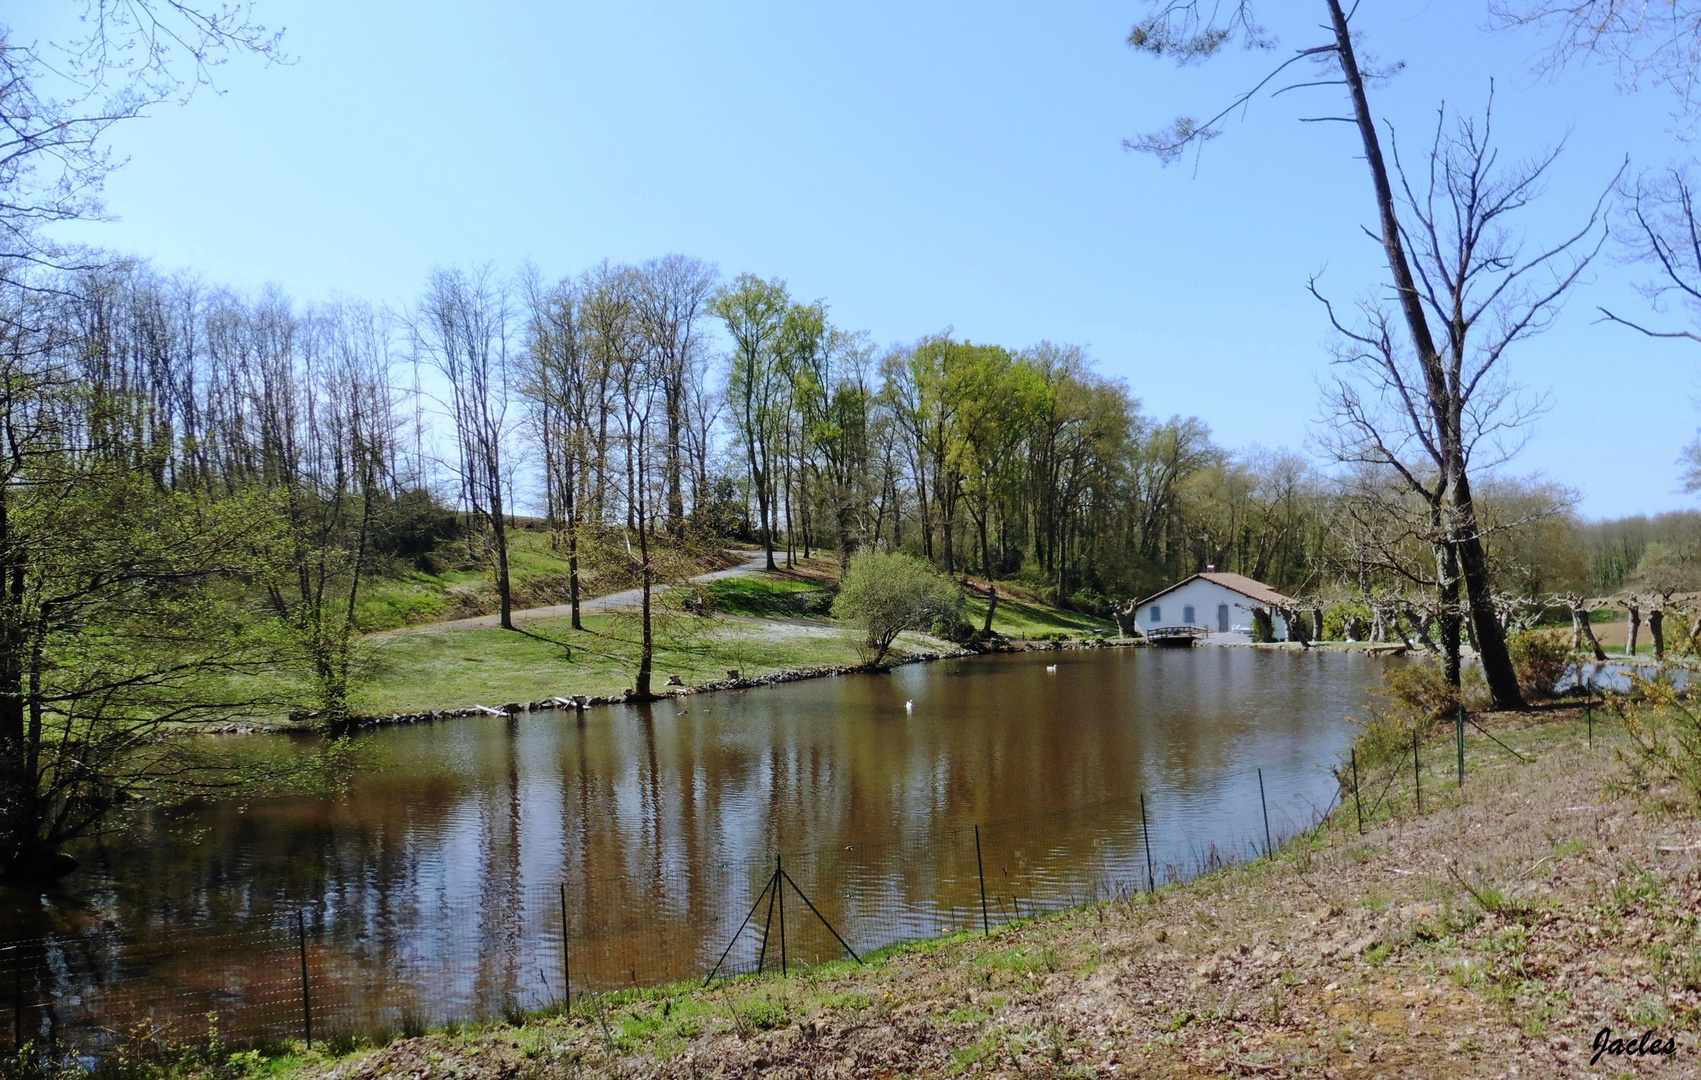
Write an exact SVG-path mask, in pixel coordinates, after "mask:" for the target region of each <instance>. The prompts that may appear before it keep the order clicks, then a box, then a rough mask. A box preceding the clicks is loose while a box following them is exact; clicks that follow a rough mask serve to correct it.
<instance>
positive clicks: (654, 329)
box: [634, 255, 717, 538]
mask: <svg viewBox="0 0 1701 1080" xmlns="http://www.w3.org/2000/svg"><path fill="white" fill-rule="evenodd" d="M716 276H717V275H716V273H715V269H714V267H712V266H710V265H708V264H706V263H704V262H702V261H701V260H698V259H693V258H689V257H687V256H684V255H669V256H666V257H665V258H661V259H651V260H650V261H649V262H647V263H645V264H644V265H643V267H641V268H640V269H639V271H638V279H637V288H636V289H635V291H634V293H635V295H634V299H635V300H636V302H637V306H638V317H639V325H640V326H641V327H642V331H643V334H644V338H645V340H646V341H647V342H648V344H649V348H650V350H651V351H652V352H653V353H654V354H655V357H656V362H657V365H658V368H657V375H658V376H659V378H660V379H661V392H662V403H663V411H664V414H665V418H666V422H667V430H666V432H665V441H664V443H663V450H664V455H665V456H664V460H663V463H662V472H663V477H664V481H665V484H666V488H667V491H666V496H665V497H666V503H667V528H668V531H670V532H672V533H673V534H674V536H675V537H676V538H678V537H682V536H683V535H684V530H685V495H684V482H683V471H684V459H685V456H686V453H685V449H684V447H685V443H686V441H687V438H688V436H687V430H686V429H687V427H688V425H689V423H690V415H689V409H690V403H689V398H690V390H689V387H688V383H687V380H688V379H689V377H690V375H691V374H692V372H693V369H694V367H695V365H696V364H697V363H698V358H699V357H700V356H701V355H702V354H703V352H704V344H703V336H702V327H701V325H700V323H701V320H702V318H703V316H704V315H705V314H706V313H707V310H708V303H709V300H710V298H711V297H712V296H713V295H714V288H715V279H716Z"/></svg>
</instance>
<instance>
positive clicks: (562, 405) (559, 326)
mask: <svg viewBox="0 0 1701 1080" xmlns="http://www.w3.org/2000/svg"><path fill="white" fill-rule="evenodd" d="M522 282H523V285H524V288H525V293H526V307H527V324H526V355H527V358H528V363H527V367H526V372H525V376H524V378H523V379H522V380H521V382H520V392H521V394H522V395H523V396H525V398H526V399H527V401H528V402H529V404H530V418H531V423H532V430H533V432H534V433H535V435H536V437H537V441H538V448H539V450H540V451H541V454H542V464H543V489H544V507H545V517H546V519H547V520H548V522H549V527H550V530H551V536H552V537H558V538H559V540H558V542H559V544H560V545H561V546H564V547H565V548H566V554H567V595H568V601H569V604H570V606H571V607H572V623H573V629H575V630H581V629H583V628H584V627H583V625H582V623H581V622H580V615H579V514H580V499H579V492H580V487H581V485H582V483H583V476H584V468H583V466H584V462H585V456H586V451H587V447H588V445H589V440H590V431H589V429H588V427H587V424H586V397H587V393H588V387H589V383H590V380H589V377H588V363H587V357H586V354H585V340H584V338H585V330H584V327H583V324H582V313H581V311H580V308H579V294H578V290H577V288H576V286H575V285H574V284H573V282H572V281H570V280H563V281H561V282H559V283H557V284H556V285H554V286H545V285H544V284H543V282H542V280H541V278H540V277H539V276H538V274H537V273H536V271H535V270H528V271H527V272H526V273H525V274H524V275H523V276H522Z"/></svg>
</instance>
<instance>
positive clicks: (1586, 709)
mask: <svg viewBox="0 0 1701 1080" xmlns="http://www.w3.org/2000/svg"><path fill="white" fill-rule="evenodd" d="M1583 718H1584V719H1585V720H1586V721H1588V724H1589V749H1590V750H1593V749H1594V748H1595V703H1594V702H1592V701H1591V702H1589V703H1588V704H1586V705H1584V706H1583Z"/></svg>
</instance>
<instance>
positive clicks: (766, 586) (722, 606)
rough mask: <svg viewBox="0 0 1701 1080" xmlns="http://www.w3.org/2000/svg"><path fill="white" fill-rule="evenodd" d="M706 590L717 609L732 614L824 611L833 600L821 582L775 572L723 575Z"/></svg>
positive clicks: (772, 615) (807, 613)
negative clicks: (819, 583)
mask: <svg viewBox="0 0 1701 1080" xmlns="http://www.w3.org/2000/svg"><path fill="white" fill-rule="evenodd" d="M704 590H705V591H706V592H707V593H708V594H709V596H710V598H711V600H712V601H713V602H714V607H715V610H716V611H724V612H726V613H727V614H729V615H755V616H766V617H781V618H783V617H785V616H788V615H791V616H795V615H824V614H826V613H827V610H828V608H830V607H831V606H832V602H833V595H832V593H831V592H830V591H829V590H827V589H824V588H822V587H821V586H820V585H817V584H815V583H813V582H809V581H800V580H798V579H796V578H789V577H780V576H776V575H773V574H744V575H741V576H739V577H729V578H720V579H718V580H715V581H711V582H709V583H708V584H707V585H705V586H704Z"/></svg>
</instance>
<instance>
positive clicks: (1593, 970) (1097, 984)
mask: <svg viewBox="0 0 1701 1080" xmlns="http://www.w3.org/2000/svg"><path fill="white" fill-rule="evenodd" d="M1478 719H1479V720H1480V721H1481V722H1482V723H1483V725H1484V726H1485V727H1487V728H1489V729H1490V730H1492V731H1493V732H1494V733H1495V734H1496V735H1497V736H1499V737H1500V738H1501V739H1502V740H1504V742H1505V743H1507V744H1508V745H1509V746H1510V747H1512V748H1514V749H1517V750H1519V751H1520V752H1522V753H1523V754H1524V755H1525V756H1527V757H1532V758H1534V759H1535V760H1534V762H1533V763H1532V764H1524V763H1522V762H1520V761H1518V760H1516V759H1514V758H1513V756H1512V755H1511V754H1510V753H1508V752H1507V751H1505V750H1503V749H1501V748H1499V747H1497V746H1495V745H1494V744H1493V743H1492V742H1489V741H1487V740H1485V739H1482V738H1481V737H1480V736H1478V735H1476V734H1475V732H1474V730H1473V735H1472V738H1471V740H1470V741H1469V745H1468V760H1469V772H1468V773H1467V776H1466V781H1465V784H1464V787H1463V789H1462V790H1461V789H1459V788H1458V786H1457V785H1456V784H1455V782H1454V781H1453V780H1452V779H1451V778H1450V777H1451V775H1452V762H1453V760H1454V757H1453V744H1452V740H1451V737H1450V735H1451V733H1449V737H1448V738H1447V739H1446V740H1445V741H1444V742H1437V743H1434V744H1432V745H1431V746H1429V747H1428V748H1427V749H1426V751H1425V755H1424V756H1425V759H1426V762H1427V763H1428V764H1429V765H1430V766H1433V767H1434V771H1431V772H1428V773H1426V775H1425V777H1424V787H1425V791H1424V812H1423V813H1421V814H1419V813H1417V812H1416V808H1415V806H1414V805H1413V791H1412V778H1411V765H1410V762H1409V759H1408V761H1407V762H1406V763H1405V765H1404V776H1403V777H1402V776H1400V775H1399V774H1398V773H1397V772H1394V771H1392V770H1390V771H1387V772H1383V773H1381V774H1380V775H1379V776H1378V777H1377V778H1376V779H1377V784H1376V787H1377V788H1380V786H1381V782H1382V781H1383V780H1385V779H1387V778H1389V777H1392V780H1391V784H1390V786H1389V788H1388V793H1387V795H1386V796H1385V798H1384V799H1383V800H1382V801H1381V804H1380V806H1379V807H1378V809H1377V810H1376V813H1375V815H1374V816H1375V819H1376V820H1374V821H1373V822H1370V823H1367V827H1366V831H1365V833H1364V835H1363V836H1360V835H1359V833H1358V830H1357V826H1356V823H1355V815H1354V809H1353V802H1352V801H1351V798H1350V796H1349V797H1348V800H1347V802H1346V804H1345V807H1344V809H1342V810H1338V811H1337V812H1336V813H1335V815H1334V816H1333V818H1332V819H1331V820H1330V822H1329V823H1328V824H1327V825H1325V826H1324V827H1323V828H1322V829H1321V830H1320V831H1319V832H1318V833H1316V834H1314V835H1312V836H1310V837H1305V838H1301V839H1299V840H1296V841H1294V842H1291V843H1290V844H1288V845H1287V847H1286V848H1285V849H1283V850H1282V851H1279V852H1278V853H1277V856H1276V857H1275V858H1274V859H1267V860H1262V861H1260V862H1258V863H1254V864H1250V865H1246V866H1240V867H1233V868H1230V869H1226V870H1221V871H1218V872H1216V873H1214V874H1210V875H1207V876H1205V877H1203V878H1200V879H1198V880H1196V881H1194V882H1192V883H1190V884H1187V885H1180V886H1172V887H1169V888H1165V889H1160V890H1158V892H1157V893H1156V894H1154V895H1152V896H1137V897H1133V898H1130V899H1127V900H1119V901H1115V902H1111V903H1106V904H1100V905H1095V906H1092V907H1089V908H1086V909H1083V910H1081V911H1078V912H1074V913H1071V914H1068V915H1064V916H1059V917H1055V918H1050V919H1042V920H1040V921H1038V922H1034V923H1029V924H1025V925H1021V926H1014V927H1007V928H1004V929H995V930H994V931H993V933H992V936H991V939H990V940H982V939H980V938H978V937H975V938H956V939H949V940H944V941H938V942H928V943H923V944H919V945H913V946H907V947H901V948H896V949H893V950H889V951H887V952H886V953H884V954H883V955H881V956H880V957H878V958H876V959H875V960H874V961H873V962H871V963H870V964H869V965H867V966H866V967H860V968H858V967H854V966H850V965H830V966H827V967H822V968H817V969H814V970H812V971H809V972H806V973H804V974H802V975H794V976H792V977H791V978H790V979H780V978H773V977H768V978H756V979H742V980H738V981H736V982H733V983H730V984H726V985H724V986H717V987H716V988H713V989H711V990H707V991H704V990H699V989H697V988H695V987H688V986H687V987H673V988H666V989H661V990H655V991H644V992H637V991H634V992H630V993H626V994H619V995H609V996H603V997H594V998H591V999H588V1000H586V1001H583V1002H575V1003H574V1006H573V1008H572V1010H571V1012H570V1013H567V1014H565V1015H555V1016H544V1017H538V1018H534V1019H533V1020H532V1021H530V1022H528V1023H525V1024H521V1025H518V1026H510V1025H495V1026H491V1027H486V1028H483V1029H479V1030H467V1031H463V1032H460V1033H458V1034H437V1035H430V1036H425V1037H421V1038H414V1039H406V1040H402V1041H398V1042H394V1043H391V1044H390V1045H388V1046H386V1047H384V1048H382V1049H379V1050H375V1051H367V1052H364V1053H363V1054H358V1055H355V1056H351V1057H349V1058H347V1059H344V1060H343V1061H341V1062H337V1063H329V1062H327V1063H326V1064H325V1066H324V1067H323V1068H322V1070H321V1072H322V1073H323V1074H327V1075H329V1076H330V1077H335V1078H337V1080H378V1078H381V1077H383V1078H402V1077H406V1078H409V1080H427V1078H432V1080H435V1078H456V1080H484V1078H491V1080H496V1078H504V1080H505V1078H510V1077H534V1076H535V1077H544V1076H549V1077H554V1076H612V1077H700V1076H701V1077H707V1076H726V1077H732V1076H764V1077H770V1076H771V1077H900V1076H948V1075H959V1074H960V1075H971V1076H1009V1077H1018V1076H1020V1077H1032V1076H1100V1077H1108V1076H1164V1077H1172V1076H1173V1077H1193V1076H1258V1077H1367V1078H1368V1077H1425V1078H1436V1077H1477V1076H1482V1077H1488V1076H1499V1077H1549V1076H1554V1077H1558V1076H1582V1075H1600V1076H1625V1075H1628V1076H1644V1075H1646V1076H1662V1077H1675V1076H1701V1045H1698V1034H1701V931H1698V927H1697V913H1698V911H1701V828H1698V826H1697V823H1696V821H1695V820H1694V819H1691V818H1685V817H1671V816H1666V815H1663V814H1661V813H1657V812H1655V811H1653V810H1651V809H1649V808H1647V807H1643V806H1640V805H1638V804H1637V803H1635V802H1634V801H1631V800H1622V799H1621V800H1606V799H1604V797H1603V795H1602V780H1603V777H1604V776H1605V775H1607V774H1608V773H1609V772H1610V771H1611V770H1612V769H1613V768H1614V765H1613V760H1612V753H1611V749H1610V746H1609V744H1610V743H1612V742H1613V741H1614V733H1613V732H1611V731H1610V730H1608V729H1607V728H1606V727H1605V725H1604V724H1599V723H1598V724H1597V725H1596V726H1595V728H1594V737H1595V738H1594V742H1595V745H1594V748H1593V749H1591V748H1590V747H1589V746H1588V745H1587V742H1586V728H1585V726H1584V723H1583V721H1582V717H1581V714H1580V713H1578V712H1577V711H1576V710H1554V711H1548V712H1544V713H1538V714H1526V715H1517V716H1481V717H1479V718H1478ZM1375 794H1376V790H1375V789H1374V788H1373V787H1372V785H1371V784H1370V783H1369V782H1368V781H1367V782H1366V784H1365V788H1364V798H1365V804H1366V809H1367V810H1368V809H1370V804H1371V802H1372V799H1373V797H1374V796H1375ZM1603 1027H1610V1028H1611V1029H1612V1032H1613V1034H1614V1035H1615V1036H1623V1035H1629V1036H1631V1037H1632V1039H1636V1038H1639V1037H1640V1036H1641V1034H1642V1033H1643V1032H1644V1031H1647V1030H1649V1029H1652V1030H1654V1031H1655V1032H1657V1033H1658V1035H1659V1037H1660V1038H1666V1037H1670V1038H1673V1039H1675V1041H1676V1053H1675V1055H1673V1056H1670V1057H1665V1058H1652V1057H1637V1058H1625V1057H1617V1058H1614V1057H1603V1058H1602V1060H1601V1061H1600V1062H1599V1063H1598V1064H1597V1065H1595V1066H1594V1067H1591V1066H1590V1065H1589V1059H1590V1056H1591V1054H1592V1053H1593V1046H1592V1042H1593V1040H1594V1039H1595V1037H1596V1034H1597V1032H1599V1031H1600V1029H1601V1028H1603Z"/></svg>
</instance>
